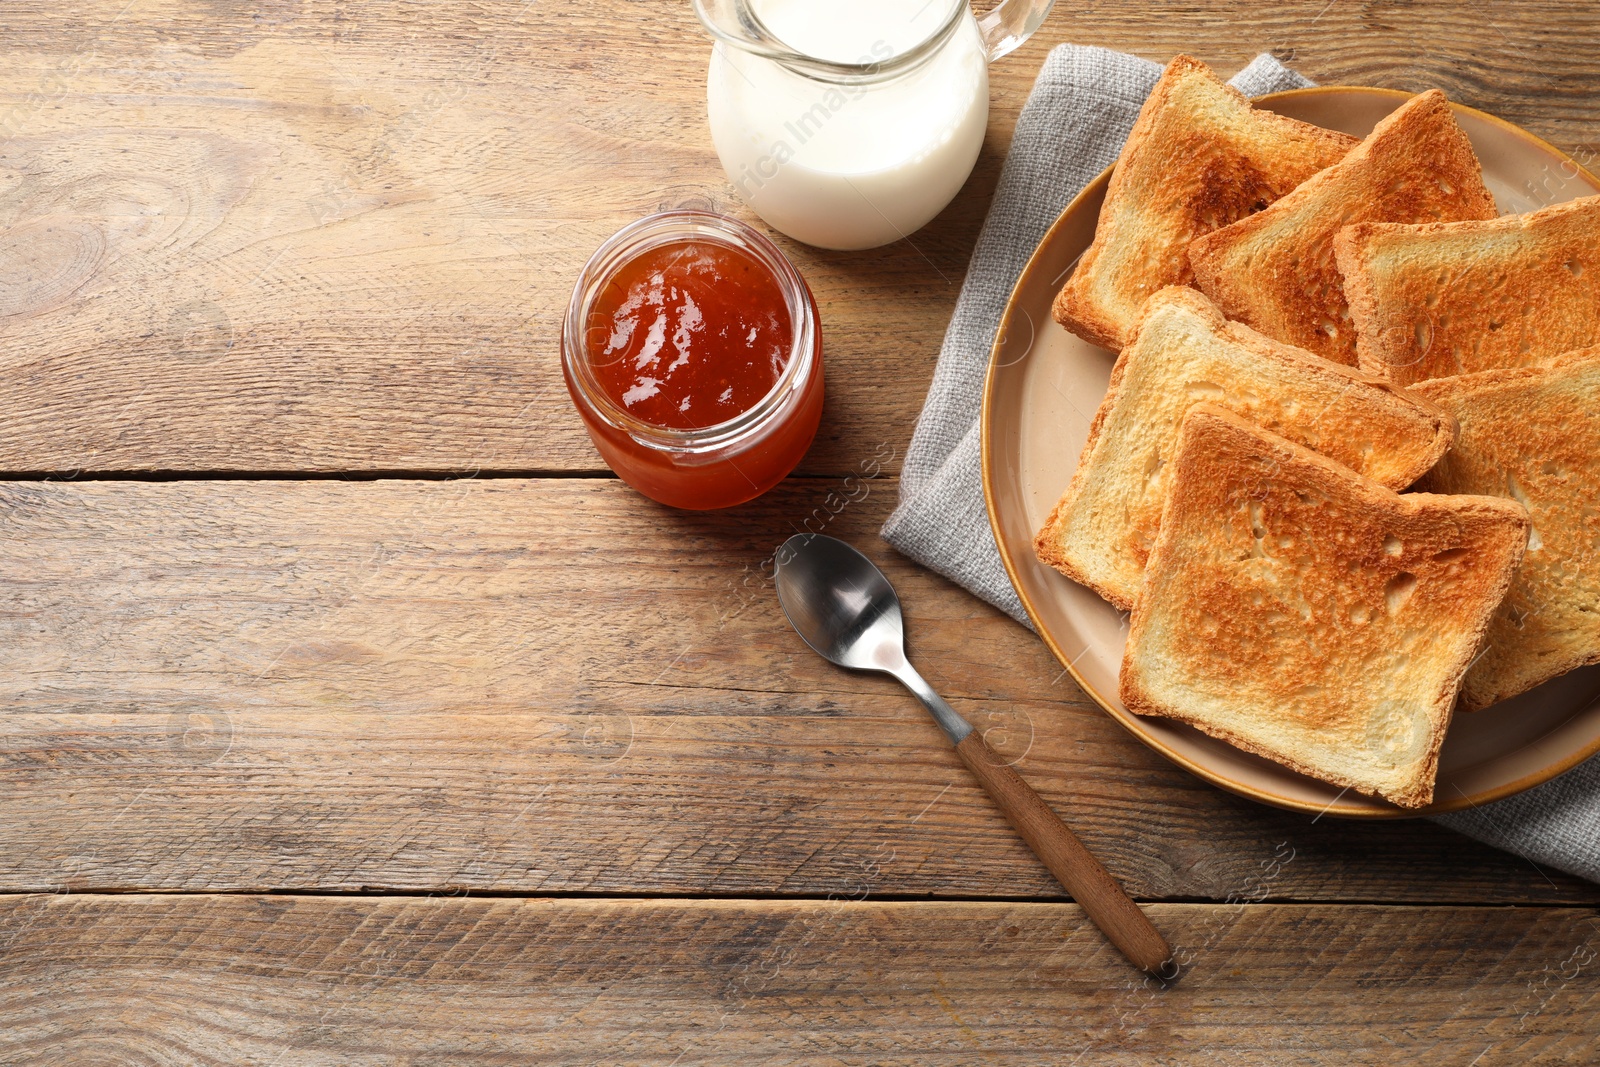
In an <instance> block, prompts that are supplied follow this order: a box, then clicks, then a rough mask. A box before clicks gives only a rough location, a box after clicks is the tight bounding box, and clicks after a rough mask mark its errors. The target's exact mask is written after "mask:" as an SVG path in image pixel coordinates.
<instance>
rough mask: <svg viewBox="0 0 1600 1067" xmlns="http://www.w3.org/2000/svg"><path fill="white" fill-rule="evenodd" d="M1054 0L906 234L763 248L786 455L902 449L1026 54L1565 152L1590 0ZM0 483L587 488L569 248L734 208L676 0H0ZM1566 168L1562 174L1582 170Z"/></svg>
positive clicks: (1584, 112)
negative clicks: (808, 331)
mask: <svg viewBox="0 0 1600 1067" xmlns="http://www.w3.org/2000/svg"><path fill="white" fill-rule="evenodd" d="M1149 11H1150V9H1149V8H1148V6H1147V5H1132V4H1094V3H1086V2H1066V0H1064V2H1062V3H1060V4H1058V5H1057V8H1056V12H1055V14H1054V15H1053V16H1052V18H1051V20H1050V22H1049V23H1048V24H1047V25H1046V27H1045V28H1044V30H1043V31H1042V32H1041V33H1040V35H1039V37H1038V38H1037V39H1036V41H1035V42H1033V43H1031V44H1029V45H1028V46H1027V47H1026V48H1025V49H1024V50H1023V51H1022V52H1020V53H1018V54H1017V55H1015V56H1013V57H1011V58H1009V59H1008V60H1006V61H1005V62H1003V63H1001V64H998V65H996V67H995V69H994V81H993V99H994V110H993V119H992V122H991V127H990V132H989V136H988V139H987V142H986V145H985V149H984V153H983V156H982V158H981V159H980V161H979V164H978V167H977V170H976V171H975V173H974V176H973V178H972V180H971V181H970V182H969V183H968V185H967V188H966V189H965V190H964V191H963V193H962V194H961V196H960V197H958V198H957V200H956V202H955V203H954V204H953V205H952V206H951V207H950V209H949V210H947V211H946V212H945V213H944V214H943V215H942V216H941V217H940V218H939V219H938V220H936V221H935V222H934V223H933V224H932V225H931V226H929V227H928V228H926V229H925V230H923V231H921V232H920V233H918V234H916V235H915V236H914V238H913V239H912V240H910V241H906V242H900V243H898V244H896V245H893V246H891V247H889V248H887V249H883V250H879V251H875V252H868V253H830V252H822V251H817V250H814V249H807V248H804V247H801V246H798V245H796V244H795V243H793V242H790V241H787V240H783V241H781V242H780V243H782V244H783V245H784V247H785V248H786V249H787V250H788V251H789V252H790V253H791V254H792V255H793V256H794V257H795V259H796V261H797V262H798V263H799V265H800V266H801V268H802V270H803V271H804V272H805V274H806V275H807V277H808V278H809V279H810V280H811V283H812V285H813V287H814V289H815V290H816V293H817V296H818V299H819V302H820V304H821V306H822V311H823V319H824V324H825V331H826V338H827V348H828V376H829V387H830V399H829V404H828V409H827V413H826V416H825V418H824V424H823V429H822V433H821V437H820V438H819V442H818V444H817V446H816V448H815V449H814V450H813V452H812V454H811V456H810V457H809V459H808V460H807V461H806V464H805V469H806V470H807V471H810V472H813V473H830V474H842V473H845V472H847V471H850V470H852V469H853V468H854V465H855V462H856V458H857V454H858V452H859V450H860V449H861V448H862V447H863V445H866V446H868V447H870V446H871V445H872V444H876V443H877V442H888V443H890V444H892V445H894V446H895V447H896V448H903V446H904V442H905V441H906V440H907V439H908V438H909V435H910V431H911V427H912V425H913V423H914V420H915V416H916V412H917V410H918V408H919V407H920V404H921V399H922V394H923V391H924V389H925V388H926V383H927V381H928V378H929V375H930V373H931V369H932V366H933V363H934V360H935V357H936V354H937V350H938V346H939V341H940V337H941V336H942V333H943V329H944V326H945V324H946V322H947V320H948V317H949V314H950V310H951V308H952V306H953V304H954V300H955V296H956V293H957V290H958V287H959V285H960V283H961V279H962V276H963V273H964V270H965V263H966V260H967V257H968V255H969V253H970V250H971V247H972V243H973V241H974V240H975V238H976V235H977V231H978V228H979V226H980V225H981V222H982V218H983V215H984V213H985V211H986V210H987V205H988V202H989V199H990V196H991V195H992V191H993V188H994V184H995V181H996V179H997V176H998V173H999V167H1000V162H1001V160H1002V158H1003V155H1004V151H1005V146H1006V145H1007V144H1008V142H1009V138H1010V134H1011V130H1012V128H1013V125H1014V123H1015V119H1016V114H1017V112H1018V111H1019V110H1020V108H1021V106H1022V103H1023V101H1024V100H1025V98H1026V95H1027V90H1028V87H1029V86H1030V85H1031V82H1032V79H1033V76H1034V74H1035V73H1036V71H1037V69H1038V65H1039V63H1040V62H1041V61H1042V59H1043V56H1044V54H1045V51H1046V49H1047V48H1048V46H1049V45H1051V44H1054V43H1057V42H1060V41H1063V40H1074V41H1078V42H1082V43H1089V44H1099V45H1105V46H1108V47H1115V48H1127V49H1132V50H1134V51H1137V52H1140V53H1142V54H1145V55H1149V56H1152V57H1154V58H1158V59H1165V58H1167V57H1169V56H1170V55H1171V54H1172V53H1173V52H1174V51H1176V50H1179V49H1184V50H1188V51H1191V52H1194V53H1197V54H1199V55H1201V56H1202V57H1204V58H1206V59H1208V60H1211V61H1213V62H1215V63H1216V64H1217V65H1218V66H1219V68H1221V69H1224V70H1227V69H1232V68H1236V67H1237V66H1239V65H1241V64H1242V63H1243V62H1245V61H1246V60H1247V59H1248V58H1249V57H1250V55H1251V54H1253V53H1254V52H1255V51H1257V50H1260V49H1267V48H1270V49H1271V50H1273V51H1275V52H1277V53H1278V54H1280V55H1283V56H1284V57H1286V58H1289V59H1292V60H1293V61H1294V62H1295V63H1296V64H1297V65H1299V66H1300V67H1301V68H1302V69H1303V70H1304V71H1305V72H1306V73H1308V74H1310V75H1311V76H1313V77H1316V78H1320V79H1323V80H1325V81H1331V82H1345V83H1358V84H1379V85H1395V86H1401V87H1405V88H1422V87H1425V86H1430V85H1435V84H1437V85H1442V86H1443V87H1444V88H1446V89H1447V90H1448V91H1450V92H1451V93H1452V95H1454V96H1455V97H1456V98H1457V99H1460V100H1463V101H1465V102H1466V103H1470V104H1473V105H1476V106H1479V107H1483V108H1487V109H1488V110H1491V111H1494V112H1496V113H1498V114H1501V115H1504V116H1505V117H1506V118H1508V119H1511V120H1512V121H1515V122H1520V123H1523V124H1524V125H1527V126H1528V127H1529V128H1531V129H1533V130H1534V131H1535V132H1537V133H1540V134H1542V135H1544V136H1547V137H1549V138H1551V139H1553V140H1554V141H1555V142H1556V143H1557V144H1559V145H1561V146H1563V147H1566V148H1569V149H1577V148H1580V147H1581V148H1583V149H1584V150H1585V152H1586V153H1588V154H1589V155H1590V156H1592V150H1593V149H1594V148H1595V146H1596V144H1597V141H1600V132H1597V131H1600V101H1597V100H1596V98H1595V96H1594V94H1593V93H1591V92H1590V91H1589V88H1590V86H1591V84H1592V81H1593V77H1594V75H1595V73H1596V66H1595V57H1594V51H1593V48H1592V42H1593V41H1594V40H1596V39H1597V37H1600V13H1597V11H1596V9H1594V8H1593V7H1592V6H1584V5H1571V4H1565V3H1559V2H1557V0H1539V2H1529V3H1522V4H1517V5H1503V6H1502V7H1499V8H1496V9H1495V11H1494V12H1493V14H1492V16H1490V15H1485V14H1484V13H1483V12H1482V11H1481V10H1480V9H1479V8H1477V7H1474V6H1472V5H1465V4H1460V3H1457V2H1450V0H1420V2H1414V3H1407V4H1390V5H1377V6H1375V5H1371V4H1355V3H1329V2H1328V0H1293V2H1275V3H1262V4H1256V5H1253V6H1252V7H1251V11H1250V20H1249V26H1248V27H1247V28H1241V27H1240V25H1239V19H1238V12H1237V8H1236V6H1235V5H1233V4H1228V3H1223V2H1222V0H1207V2H1204V3H1190V4H1184V5H1176V6H1173V5H1164V6H1163V7H1162V8H1161V10H1160V13H1159V15H1151V14H1150V13H1149ZM0 30H3V34H0V40H3V41H4V48H5V57H6V63H5V64H4V67H3V69H0V141H3V144H0V173H3V174H4V175H5V176H6V177H5V182H4V184H3V185H0V278H3V279H5V281H4V284H3V285H0V320H3V322H4V329H3V330H0V408H3V410H5V411H6V412H7V413H8V415H7V418H6V419H5V420H4V421H3V422H0V471H14V472H25V471H41V470H49V471H67V470H83V469H91V470H113V469H116V470H122V469H139V470H147V469H170V470H189V471H193V470H342V469H361V470H477V469H491V470H494V469H499V470H592V469H596V468H597V467H598V466H599V463H598V459H597V457H596V456H595V454H594V452H593V450H592V449H591V448H590V446H589V444H588V442H587V439H586V438H585V437H584V435H583V432H582V428H581V426H580V425H579V423H578V421H577V419H576V417H575V416H574V415H573V414H572V412H571V410H570V407H569V405H568V403H567V400H566V395H565V391H564V388H563V386H562V384H561V382H560V378H559V374H558V372H557V366H558V364H557V350H558V336H559V318H560V315H561V312H562V309H563V307H564V305H565V302H566V299H567V295H568V293H569V292H570V289H571V286H572V283H573V281H574V279H575V277H576V275H577V272H578V269H579V268H580V266H581V265H582V263H583V261H584V259H585V258H586V257H587V255H588V254H589V253H590V252H591V251H592V250H593V249H594V248H595V247H596V246H597V245H598V243H599V242H600V241H601V240H602V239H603V238H604V237H605V236H606V235H608V234H609V233H611V232H612V231H614V230H615V229H616V228H617V227H618V226H620V225H622V224H623V223H625V222H626V221H628V220H630V219H632V218H634V217H637V216H638V215H639V214H641V213H643V212H646V211H649V210H652V209H654V208H656V207H658V206H660V205H663V204H676V203H679V202H684V201H688V200H697V201H706V202H710V203H714V204H716V205H718V206H721V207H723V208H726V209H729V210H731V211H733V213H735V214H737V215H740V216H741V217H745V218H749V217H750V216H749V214H748V212H745V211H743V210H742V209H740V208H738V207H737V206H736V205H735V203H734V198H733V194H732V190H731V187H730V186H729V184H728V183H727V182H726V180H725V179H724V177H723V175H722V173H721V170H720V168H719V166H718V164H717V162H716V159H715V156H714V153H713V151H712V148H711V144H710V138H709V136H708V133H707V130H706V127H705V123H704V114H703V109H704V101H703V96H704V90H703V85H704V75H705V61H706V56H707V43H706V41H705V39H704V38H703V36H702V35H701V33H700V31H699V29H698V27H697V25H696V24H695V22H694V20H693V18H692V15H691V13H690V10H689V6H688V5H686V4H684V3H681V2H679V0H652V2H650V3H644V2H641V0H627V2H625V3H610V4H605V3H600V4H590V3H585V4H576V3H570V2H568V3H560V2H557V3H548V2H540V3H535V4H529V3H525V2H523V0H506V2H504V3H481V4H470V5H468V4H455V5H391V4H376V3H344V2H340V3H336V4H329V3H319V4H310V3H305V4H302V3H289V2H279V3H272V4H268V5H265V6H263V5H261V4H244V3H239V2H231V0H216V2H212V3H207V4H195V3H189V2H184V0H141V2H140V3H137V4H125V3H124V2H123V0H100V2H97V3H81V4H77V5H66V4H61V3H57V2H55V0H51V2H43V0H28V2H23V0H13V2H9V3H7V4H5V5H4V10H3V11H0ZM1586 158H1588V156H1586Z"/></svg>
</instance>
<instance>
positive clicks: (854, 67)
mask: <svg viewBox="0 0 1600 1067" xmlns="http://www.w3.org/2000/svg"><path fill="white" fill-rule="evenodd" d="M731 4H732V9H733V12H734V14H735V17H734V18H733V20H732V21H733V22H734V23H736V24H737V26H738V31H737V32H735V31H731V30H730V29H729V27H728V26H727V25H724V22H723V20H721V19H719V18H717V17H715V16H714V15H713V13H712V11H711V10H710V9H709V8H708V3H707V0H695V4H694V8H695V14H696V15H698V16H699V19H700V24H701V25H702V26H703V27H704V28H705V30H706V32H707V33H709V34H710V35H711V37H712V38H713V39H714V40H717V41H722V42H725V43H727V44H729V45H731V46H732V47H734V48H738V49H740V50H742V51H745V52H750V53H752V54H755V55H759V56H764V57H765V58H767V59H771V60H773V61H774V62H777V63H780V64H782V65H783V66H785V67H787V68H789V69H790V70H792V71H793V72H794V73H796V74H799V75H802V76H803V77H808V78H816V79H820V80H822V81H828V82H834V83H836V84H840V85H859V84H870V83H873V82H880V81H887V80H889V79H891V78H896V77H899V76H900V75H902V74H905V73H907V72H909V71H911V70H913V69H915V68H917V67H920V66H922V65H923V64H924V63H926V62H927V61H928V60H929V59H931V58H932V57H933V56H934V55H935V54H936V53H937V52H938V51H939V50H940V49H941V48H943V47H944V44H945V42H946V41H948V40H949V39H950V37H951V35H953V34H954V33H955V32H956V29H957V27H959V26H960V25H961V23H962V20H963V18H964V17H965V16H966V15H967V14H968V13H969V11H970V8H969V7H968V0H950V11H949V12H948V13H947V14H946V15H945V17H944V20H943V21H942V22H940V23H939V25H938V26H937V27H936V28H935V29H933V30H932V31H931V32H930V33H929V34H928V35H927V36H926V37H924V38H923V39H922V40H920V41H918V42H917V43H916V44H914V45H912V46H911V47H909V48H906V49H904V50H903V51H900V52H897V53H894V54H893V55H890V56H888V57H887V58H880V59H872V60H866V59H863V60H862V61H861V62H859V63H851V62H845V61H840V60H832V59H823V58H821V57H819V56H814V55H811V54H810V53H808V52H805V51H802V50H801V49H798V48H796V47H795V46H794V45H792V44H790V43H789V42H787V41H785V40H784V39H783V38H781V37H779V36H778V35H777V34H775V33H774V32H772V30H771V29H770V28H768V26H767V24H766V23H765V22H763V21H762V19H761V16H760V14H759V13H758V12H757V11H756V10H755V8H754V7H753V6H752V5H751V4H750V3H749V0H731Z"/></svg>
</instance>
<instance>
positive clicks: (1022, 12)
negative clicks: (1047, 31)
mask: <svg viewBox="0 0 1600 1067" xmlns="http://www.w3.org/2000/svg"><path fill="white" fill-rule="evenodd" d="M1055 6H1056V0H1002V2H1001V3H998V4H996V5H995V6H994V8H993V10H991V11H990V12H989V13H988V14H986V15H983V16H981V17H980V18H979V19H978V30H979V32H981V33H982V34H983V47H984V49H985V50H986V51H987V52H988V53H989V62H991V63H993V62H994V61H995V60H997V59H999V58H1000V57H1001V56H1005V55H1009V54H1010V53H1011V52H1013V51H1015V50H1016V49H1018V48H1020V47H1021V46H1022V43H1023V42H1024V41H1026V40H1027V39H1028V38H1029V37H1032V36H1033V31H1034V30H1037V29H1038V28H1039V26H1040V25H1041V24H1042V23H1043V22H1044V20H1045V16H1047V15H1049V14H1050V9H1051V8H1053V7H1055Z"/></svg>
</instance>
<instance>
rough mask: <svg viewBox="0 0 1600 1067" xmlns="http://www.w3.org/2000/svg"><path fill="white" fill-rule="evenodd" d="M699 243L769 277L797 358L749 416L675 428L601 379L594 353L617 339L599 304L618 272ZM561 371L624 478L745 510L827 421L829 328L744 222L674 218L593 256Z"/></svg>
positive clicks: (579, 289)
mask: <svg viewBox="0 0 1600 1067" xmlns="http://www.w3.org/2000/svg"><path fill="white" fill-rule="evenodd" d="M688 242H694V243H696V244H709V245H720V246H722V247H723V248H725V249H732V250H734V251H735V252H739V253H743V254H744V255H746V256H748V257H749V258H750V259H751V260H753V261H754V262H755V263H757V264H759V266H760V267H761V268H762V269H764V270H766V271H768V272H770V275H771V279H772V281H773V282H774V283H775V284H776V286H777V289H778V291H779V292H780V293H781V294H782V298H783V304H784V306H785V308H786V309H787V311H788V315H789V322H790V331H789V342H790V343H789V351H788V358H787V361H786V362H785V363H784V365H783V368H782V371H781V373H780V374H779V375H778V379H777V381H776V383H775V384H774V385H773V386H772V387H771V389H770V390H768V391H767V393H766V395H765V396H763V397H761V399H760V400H758V401H757V402H756V403H755V404H754V405H753V406H751V407H749V408H748V409H746V410H744V411H742V412H740V413H738V414H736V415H734V416H732V417H730V418H728V419H726V420H725V421H722V422H718V423H716V424H714V425H710V426H706V427H703V428H696V429H673V428H669V427H664V426H659V425H653V424H651V423H648V422H645V421H642V420H641V419H639V418H637V417H635V416H634V415H633V414H631V413H630V412H629V411H628V410H627V409H626V408H625V407H624V406H623V405H622V404H619V403H618V402H617V400H616V399H615V398H614V397H613V396H612V395H611V394H610V393H608V392H607V391H606V389H605V388H604V387H603V385H602V383H601V381H600V380H599V378H598V376H597V374H596V371H595V351H594V350H595V346H597V345H599V344H601V343H602V341H603V339H604V338H605V337H607V336H608V335H609V334H610V333H611V331H612V326H611V324H609V323H604V322H599V321H596V320H595V319H594V317H593V313H594V311H595V305H596V303H597V301H598V299H599V298H600V296H601V294H602V293H604V292H605V291H606V288H607V286H608V285H609V284H611V283H612V282H613V281H614V280H615V279H616V277H617V275H618V273H619V272H620V271H622V270H623V268H625V267H626V266H627V265H628V264H630V263H632V262H633V261H634V260H636V259H638V258H639V257H641V256H644V255H646V254H647V253H650V252H652V251H653V250H656V249H660V248H661V247H662V246H664V245H672V244H681V243H688ZM561 334H562V336H561V368H562V373H563V375H564V376H565V378H566V382H567V390H568V392H570V393H571V394H572V402H573V404H574V405H575V406H576V407H577V409H578V414H579V415H580V416H581V417H582V418H583V422H584V425H585V427H587V429H588V431H589V437H590V438H591V439H592V440H593V441H594V445H595V448H597V449H598V450H599V452H600V456H601V458H603V459H604V460H605V462H606V465H607V466H609V467H610V468H611V469H612V470H613V471H615V472H616V474H617V476H618V477H620V478H621V479H622V480H623V481H625V482H627V483H628V484H629V485H631V486H633V487H634V488H635V489H637V490H638V491H639V492H641V493H643V494H644V495H645V496H648V497H650V498H651V499H652V500H657V501H660V502H661V503H663V504H669V505H671V506H673V507H678V508H691V509H709V508H724V507H731V506H732V505H734V504H741V503H744V502H745V501H747V500H750V499H753V498H754V497H757V496H760V495H761V494H762V493H764V492H766V491H767V490H768V489H771V488H772V487H773V486H774V485H776V484H777V483H778V482H779V481H781V480H782V479H783V478H784V477H785V476H786V475H787V474H788V473H789V472H790V471H792V470H793V469H794V468H795V466H796V465H797V464H798V463H799V462H800V459H801V457H802V456H804V455H805V453H806V450H807V449H808V448H810V446H811V442H812V439H813V438H814V437H815V436H816V432H817V425H818V423H819V422H820V421H821V418H822V394H823V388H822V330H821V322H820V318H819V316H818V314H817V305H816V300H815V299H814V298H813V297H812V295H811V289H810V287H809V286H807V285H806V283H805V279H804V278H802V277H801V276H800V273H799V271H797V270H795V268H794V265H793V264H792V263H790V262H789V260H788V259H787V257H785V256H784V254H783V253H782V252H781V251H779V249H778V248H777V246H775V245H774V244H773V243H772V242H771V241H769V240H767V238H765V237H763V236H762V235H761V234H759V233H757V232H756V231H755V230H753V229H751V228H750V227H749V226H746V225H745V224H744V223H742V222H740V221H738V220H737V219H732V218H728V217H726V216H723V215H716V214H712V213H710V212H705V211H666V212H662V213H660V214H656V215H649V216H646V217H645V218H642V219H640V220H638V221H637V222H634V223H631V224H630V225H628V226H625V227H623V228H622V229H621V230H619V231H618V232H617V233H616V234H615V235H614V236H612V237H611V238H610V239H609V240H608V241H606V242H605V243H604V244H603V245H601V246H600V248H599V250H598V251H596V252H595V254H594V255H593V256H592V257H590V259H589V262H588V264H587V265H585V267H584V268H583V272H582V273H581V274H580V275H579V277H578V282H577V285H576V286H575V287H574V288H573V292H572V301H571V303H570V304H568V306H567V314H566V319H565V321H564V323H563V325H562V331H561Z"/></svg>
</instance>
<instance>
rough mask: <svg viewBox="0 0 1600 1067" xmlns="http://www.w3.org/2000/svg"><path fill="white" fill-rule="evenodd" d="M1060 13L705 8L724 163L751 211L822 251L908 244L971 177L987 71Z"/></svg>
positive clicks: (945, 2)
mask: <svg viewBox="0 0 1600 1067" xmlns="http://www.w3.org/2000/svg"><path fill="white" fill-rule="evenodd" d="M1054 3H1055V0H1004V2H1002V3H1000V4H998V5H997V6H996V7H994V9H993V10H991V11H990V12H989V13H988V14H986V15H983V16H982V17H979V16H976V15H974V13H973V11H972V9H971V7H970V6H969V5H968V2H967V0H694V6H695V12H696V13H697V14H698V15H699V16H700V21H701V22H702V23H704V25H705V27H706V29H707V30H708V31H709V32H710V34H711V36H712V37H713V38H715V40H716V45H715V46H714V48H713V49H712V53H711V70H710V73H709V76H708V78H707V83H706V103H707V113H708V116H709V118H710V122H711V137H712V141H713V142H714V143H715V145H716V148H717V155H718V157H719V158H720V159H721V160H722V166H723V169H724V170H725V171H727V174H728V180H729V181H731V182H732V183H733V187H734V189H735V190H736V191H737V193H738V195H739V197H740V199H742V200H743V201H744V202H745V203H747V204H749V205H750V207H751V208H752V209H753V210H754V211H755V212H756V214H758V215H760V216H761V217H762V218H763V219H765V220H766V221H767V223H768V224H769V225H771V226H772V227H774V228H775V229H778V230H781V231H783V232H784V233H786V234H788V235H789V236H790V237H793V238H795V239H796V240H800V241H804V242H805V243H807V244H811V245H817V246H819V247H822V248H841V249H853V248H872V247H875V246H877V245H882V244H888V243H889V242H890V241H897V240H899V239H900V238H902V237H906V236H908V235H909V234H911V233H912V232H913V231H915V230H917V229H920V228H921V227H922V226H923V225H924V224H926V223H927V222H928V221H929V220H931V219H932V218H933V217H934V216H935V215H937V214H938V213H939V212H940V211H941V210H943V209H944V206H945V205H946V204H948V203H949V202H950V200H951V198H952V197H954V196H955V195H956V192H957V191H958V190H959V189H960V188H961V186H962V184H963V183H964V182H965V181H966V180H967V175H968V174H970V173H971V171H972V165H973V163H974V162H976V161H977V158H978V150H979V149H980V148H981V147H982V145H983V134H984V129H985V128H986V127H987V125H988V119H989V73H988V64H989V63H990V62H992V61H993V60H996V59H998V58H1000V57H1001V56H1003V55H1005V54H1006V53H1008V52H1010V51H1011V50H1012V49H1014V48H1016V47H1017V46H1018V45H1020V44H1022V42H1024V41H1026V40H1027V39H1028V37H1029V36H1030V35H1031V34H1032V33H1033V31H1034V30H1036V29H1037V28H1038V27H1039V24H1040V23H1041V22H1043V21H1044V18H1045V16H1046V15H1048V14H1049V13H1050V8H1051V7H1052V6H1054Z"/></svg>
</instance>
